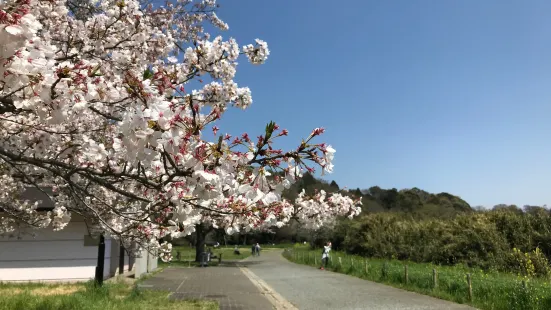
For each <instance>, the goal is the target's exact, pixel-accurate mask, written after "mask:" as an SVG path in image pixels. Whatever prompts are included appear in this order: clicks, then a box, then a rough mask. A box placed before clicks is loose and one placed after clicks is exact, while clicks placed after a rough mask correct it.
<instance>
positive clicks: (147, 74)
mask: <svg viewBox="0 0 551 310" xmlns="http://www.w3.org/2000/svg"><path fill="white" fill-rule="evenodd" d="M152 77H153V71H151V70H149V69H145V71H144V72H143V79H144V80H148V79H150V78H152Z"/></svg>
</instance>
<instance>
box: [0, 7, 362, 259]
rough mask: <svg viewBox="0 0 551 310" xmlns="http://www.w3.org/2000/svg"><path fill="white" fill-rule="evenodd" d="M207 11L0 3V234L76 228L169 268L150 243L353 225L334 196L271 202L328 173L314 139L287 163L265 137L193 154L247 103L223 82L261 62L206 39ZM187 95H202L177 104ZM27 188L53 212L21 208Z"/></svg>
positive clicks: (351, 208)
mask: <svg viewBox="0 0 551 310" xmlns="http://www.w3.org/2000/svg"><path fill="white" fill-rule="evenodd" d="M216 8H217V3H216V1H214V0H204V1H191V0H178V1H176V2H174V3H171V2H167V3H166V5H164V6H162V7H154V6H153V5H151V4H146V5H144V2H143V1H138V0H68V1H61V0H50V1H41V0H5V1H3V2H0V172H1V173H2V181H1V182H0V187H1V195H0V209H1V210H2V212H3V213H2V214H3V217H2V219H0V225H1V226H0V232H2V231H4V232H7V231H13V230H14V229H16V228H17V227H19V226H20V225H21V223H26V224H27V225H28V226H29V225H30V226H32V227H35V228H44V227H48V226H51V227H53V229H55V230H59V229H63V228H64V227H65V226H67V224H68V223H69V222H70V221H71V218H72V214H78V215H80V216H83V217H85V218H86V220H87V221H89V222H90V224H91V225H92V226H94V227H95V228H96V229H97V230H98V231H100V232H101V233H104V234H109V235H111V236H113V237H114V238H120V239H121V240H122V241H123V242H125V243H126V244H130V243H137V244H139V245H140V246H141V247H145V248H148V249H153V250H159V251H160V253H161V256H162V257H163V258H164V259H169V258H170V255H169V252H170V245H169V244H166V243H163V244H162V245H161V244H159V242H158V240H159V239H160V238H163V237H166V236H170V237H173V238H177V237H181V236H185V235H188V234H190V233H192V232H194V230H195V225H197V224H199V223H208V224H210V225H212V226H214V227H217V228H223V229H225V231H226V232H227V233H228V234H231V233H233V232H235V231H238V230H240V229H247V230H249V229H261V228H263V227H270V226H274V225H275V226H279V227H280V226H282V225H285V224H286V223H287V222H288V221H289V220H290V219H291V218H292V217H298V218H301V219H302V220H303V221H304V222H305V223H309V224H307V225H311V226H312V227H319V226H321V225H323V224H324V222H330V221H331V218H334V217H335V216H337V215H349V216H355V215H357V214H358V213H359V208H358V205H359V204H361V202H359V201H355V200H352V199H350V198H348V197H343V196H341V195H339V194H335V195H333V196H331V197H326V194H325V193H320V194H319V195H316V196H315V197H311V198H308V197H305V196H304V195H301V196H300V197H299V198H298V200H297V201H296V202H289V201H285V200H283V199H282V198H281V193H282V191H283V190H284V189H285V188H289V186H290V185H291V184H292V183H294V182H296V180H297V179H298V178H300V177H301V175H302V172H303V171H305V170H308V171H313V169H314V168H313V165H319V166H320V167H321V168H322V170H323V171H324V172H331V171H332V170H333V164H332V161H333V157H334V153H335V150H334V149H333V148H332V147H331V146H329V145H326V144H323V143H320V144H316V143H313V142H312V140H313V139H314V138H316V137H317V136H319V135H321V134H322V133H323V129H321V128H316V129H315V130H314V131H313V132H312V133H311V134H310V136H309V137H308V138H307V139H305V140H304V141H303V142H302V143H301V144H300V145H299V147H298V148H297V149H296V150H292V151H282V150H280V149H276V148H275V146H274V142H275V140H277V139H278V138H281V137H284V136H286V135H287V131H286V130H285V129H280V128H279V126H278V125H277V124H275V123H270V124H268V126H267V127H266V129H265V131H264V133H263V134H262V135H260V136H259V137H258V139H257V140H256V141H253V139H251V138H250V137H249V135H248V134H242V135H240V136H235V137H234V136H231V135H229V134H220V135H218V136H217V139H215V140H214V141H207V140H206V138H205V137H204V135H203V132H204V131H205V130H206V129H207V128H210V127H212V128H213V131H214V133H215V135H216V134H217V133H218V130H219V128H218V127H216V126H215V123H216V121H217V120H219V119H220V118H221V117H222V116H223V115H224V113H225V111H227V109H229V108H232V107H236V108H239V109H246V108H247V107H249V106H250V105H251V104H252V102H253V101H252V95H251V91H250V89H249V88H248V87H241V86H239V85H238V84H237V83H236V82H235V81H234V78H235V75H236V72H237V65H238V63H237V60H238V59H239V58H240V57H241V56H244V57H246V58H247V59H248V60H249V62H250V63H252V64H255V65H259V64H263V63H264V62H265V61H266V60H267V58H268V56H269V55H270V52H269V49H268V45H267V43H266V42H264V41H262V40H259V39H256V41H255V43H254V44H247V45H244V46H241V47H240V46H239V45H238V43H237V41H236V40H235V39H233V38H229V39H227V40H225V39H224V38H223V37H222V36H216V37H214V38H211V35H210V34H209V33H207V32H206V31H205V29H204V26H205V25H206V24H207V23H210V24H211V25H213V26H214V27H217V28H218V29H219V30H220V31H222V30H226V29H228V25H227V24H226V23H224V22H223V21H222V20H221V19H220V18H219V17H218V16H217V15H216V13H215V11H216ZM191 81H196V82H199V83H194V84H202V87H200V88H198V89H194V90H189V89H188V88H189V85H190V82H191ZM28 187H35V188H39V189H42V188H45V187H49V188H52V189H53V190H54V193H55V194H54V195H49V199H51V200H52V201H53V202H54V204H55V207H54V208H53V210H49V211H48V212H46V213H45V212H40V211H38V210H37V207H38V204H37V203H31V202H29V201H28V200H26V199H23V198H21V193H22V192H23V191H24V190H25V188H28ZM297 206H298V207H297ZM163 253H164V254H163Z"/></svg>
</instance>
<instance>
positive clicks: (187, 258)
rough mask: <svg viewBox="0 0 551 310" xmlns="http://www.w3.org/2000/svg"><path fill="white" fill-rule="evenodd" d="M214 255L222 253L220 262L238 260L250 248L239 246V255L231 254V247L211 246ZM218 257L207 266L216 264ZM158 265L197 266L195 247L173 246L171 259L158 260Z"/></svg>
mask: <svg viewBox="0 0 551 310" xmlns="http://www.w3.org/2000/svg"><path fill="white" fill-rule="evenodd" d="M211 249H212V252H213V253H214V255H216V256H217V257H219V256H220V254H222V262H224V261H238V260H242V259H245V258H247V257H249V256H251V249H250V248H249V247H239V250H240V252H241V255H235V254H233V249H234V248H233V247H229V246H228V247H219V248H211ZM178 251H180V260H178V259H177V253H178ZM217 265H218V258H214V259H211V261H210V262H209V266H217ZM159 266H161V267H167V266H180V267H194V266H199V263H197V262H195V248H191V247H189V246H175V247H173V248H172V261H171V262H169V263H165V262H163V261H161V260H159Z"/></svg>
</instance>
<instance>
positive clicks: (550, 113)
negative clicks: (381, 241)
mask: <svg viewBox="0 0 551 310" xmlns="http://www.w3.org/2000/svg"><path fill="white" fill-rule="evenodd" d="M219 2H220V4H221V8H220V11H219V13H218V15H219V16H220V17H221V18H222V19H223V20H225V21H226V22H227V23H228V24H229V26H230V30H229V31H227V32H225V33H224V36H228V37H229V36H233V37H235V38H236V39H237V40H238V42H239V43H241V44H245V43H249V42H252V41H253V40H254V39H255V38H261V39H263V40H266V41H267V42H268V44H269V47H270V50H271V55H270V58H269V59H268V62H267V63H266V64H265V65H263V66H258V67H257V66H252V65H249V64H246V63H245V59H243V60H242V61H241V63H240V65H239V69H238V76H237V82H238V83H239V84H240V85H243V86H249V87H250V88H251V90H252V93H253V100H254V103H253V105H252V106H251V108H250V109H249V110H247V111H232V112H230V113H228V114H227V115H226V117H225V119H224V120H223V121H222V122H221V123H220V125H219V127H221V131H222V132H229V133H232V134H236V133H241V132H244V131H247V132H249V133H250V134H251V135H254V136H256V135H257V134H258V133H261V132H262V130H263V128H264V125H265V124H266V123H267V122H268V121H270V120H274V121H276V122H277V123H279V124H281V126H282V127H284V128H287V129H289V131H290V132H291V135H290V137H288V138H287V139H285V140H281V143H280V144H279V145H280V146H281V147H283V148H291V147H295V146H297V145H298V143H299V142H300V138H301V137H303V136H307V135H308V134H309V133H310V131H311V130H312V129H313V128H315V127H319V126H321V127H325V128H326V130H327V131H326V134H325V136H324V137H323V140H324V141H326V142H328V143H329V144H332V145H333V146H334V147H335V149H336V150H337V153H336V157H335V172H334V173H333V174H332V175H329V176H327V177H326V179H328V180H332V179H334V180H335V181H336V182H337V183H338V184H339V185H340V186H341V187H342V186H348V187H351V188H356V187H359V188H368V187H370V186H373V185H379V186H380V187H383V188H392V187H396V188H398V189H401V188H411V187H418V188H421V189H424V190H427V191H429V192H449V193H452V194H455V195H458V196H461V197H462V198H463V199H465V200H466V201H467V202H469V203H470V204H471V205H472V206H476V205H484V206H493V205H495V204H498V203H507V204H517V205H519V206H522V205H525V204H532V205H543V204H551V139H550V138H551V122H550V120H551V1H548V0H543V1H535V0H531V1H506V0H484V1H478V0H477V1H475V0H463V1H451V0H445V1H432V0H430V1H429V0H419V1H409V0H400V1H397V0H395V1H369V0H358V1H325V0H324V1H321V0H309V1H306V0H301V1H258V0H238V1H237V0H234V1H230V0H220V1H219Z"/></svg>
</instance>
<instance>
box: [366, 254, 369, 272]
mask: <svg viewBox="0 0 551 310" xmlns="http://www.w3.org/2000/svg"><path fill="white" fill-rule="evenodd" d="M368 273H369V264H368V263H367V258H366V259H365V274H366V275H367V274H368Z"/></svg>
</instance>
